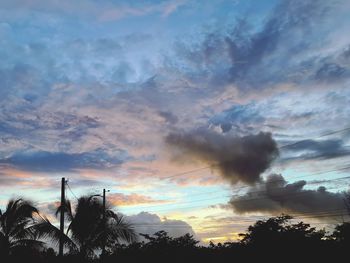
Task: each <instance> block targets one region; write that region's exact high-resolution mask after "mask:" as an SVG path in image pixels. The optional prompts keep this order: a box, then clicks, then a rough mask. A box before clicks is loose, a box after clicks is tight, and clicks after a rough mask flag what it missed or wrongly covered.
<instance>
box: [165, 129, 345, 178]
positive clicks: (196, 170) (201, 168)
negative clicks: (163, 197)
mask: <svg viewBox="0 0 350 263" xmlns="http://www.w3.org/2000/svg"><path fill="white" fill-rule="evenodd" d="M348 130H350V127H347V128H343V129H340V130H335V131H331V132H328V133H324V134H321V135H319V136H317V137H314V138H313V139H319V138H322V137H326V136H329V135H333V134H337V133H342V132H345V131H348ZM308 140H312V139H303V140H300V141H297V142H293V143H289V144H285V145H282V146H279V147H277V148H278V149H282V148H285V147H288V146H294V145H297V144H300V143H303V142H306V141H308ZM221 163H222V162H218V163H213V164H211V165H208V166H204V167H200V168H197V169H193V170H189V171H185V172H180V173H176V174H173V175H170V176H166V177H162V178H160V179H161V180H166V179H171V178H174V177H177V176H182V175H186V174H191V173H194V172H198V171H202V170H206V169H209V168H213V167H215V166H218V165H220V164H221Z"/></svg>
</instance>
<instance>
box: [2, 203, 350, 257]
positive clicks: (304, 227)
mask: <svg viewBox="0 0 350 263" xmlns="http://www.w3.org/2000/svg"><path fill="white" fill-rule="evenodd" d="M62 209H64V210H65V214H66V215H67V216H66V221H67V223H68V228H67V230H66V231H65V233H64V234H63V235H62V234H61V232H60V231H59V229H58V228H56V227H55V226H54V225H52V224H51V222H50V221H49V220H48V219H47V218H45V217H43V216H42V215H41V214H40V213H39V211H38V210H37V209H36V208H35V207H34V206H33V205H32V204H31V203H30V202H29V201H26V200H23V199H18V200H11V201H9V203H8V205H7V207H6V210H5V211H4V212H0V253H1V254H0V261H1V262H37V263H48V262H50V263H51V262H53V263H55V262H57V263H58V262H68V263H69V262H106V263H112V262H191V261H192V262H195V261H196V262H197V261H202V262H222V261H224V260H225V261H237V260H241V261H243V260H244V261H248V262H251V261H256V260H260V261H261V260H263V261H266V260H270V261H289V260H294V261H305V260H306V259H309V260H312V262H314V261H315V260H316V259H317V260H321V261H322V260H327V261H330V262H334V261H335V260H336V259H343V258H344V257H345V258H347V257H348V256H349V249H350V223H349V222H344V223H341V224H338V225H336V226H334V230H333V231H332V232H331V233H327V232H326V231H325V230H324V229H321V230H317V229H316V228H314V227H312V226H310V225H309V224H306V223H303V222H298V223H294V221H293V220H292V217H290V216H288V215H281V216H278V217H271V218H269V219H267V220H260V221H257V222H256V223H255V224H254V225H251V226H249V227H248V229H247V232H246V233H244V234H241V240H240V241H238V242H226V243H218V244H214V243H210V244H209V246H201V245H199V242H198V241H197V240H195V238H194V237H193V236H191V235H189V234H186V235H184V236H181V237H177V238H174V237H170V236H168V234H167V233H166V232H165V231H159V232H157V233H155V234H154V235H146V234H141V235H142V236H143V239H144V240H145V241H142V242H140V241H137V240H136V237H137V235H136V233H135V231H134V229H133V227H132V225H130V224H128V223H127V222H125V221H124V219H123V218H122V217H121V216H120V215H118V214H115V213H114V212H113V211H112V210H111V209H110V208H107V209H106V210H104V209H103V206H102V204H101V200H100V199H99V198H97V197H94V196H85V197H81V198H79V200H78V204H77V206H76V208H75V210H74V211H73V209H72V207H71V204H70V202H69V201H67V203H66V204H64V205H63V206H61V207H59V208H58V209H57V213H56V214H59V212H60V211H61V210H62ZM60 239H61V240H63V241H64V245H65V255H64V256H63V258H61V257H59V256H58V255H57V253H56V251H55V250H54V249H53V248H52V247H56V246H57V244H58V241H59V240H60ZM103 248H104V253H103V254H101V251H102V249H103Z"/></svg>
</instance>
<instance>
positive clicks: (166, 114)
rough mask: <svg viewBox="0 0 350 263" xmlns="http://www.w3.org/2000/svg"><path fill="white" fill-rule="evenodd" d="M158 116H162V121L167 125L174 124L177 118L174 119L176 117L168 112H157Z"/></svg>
mask: <svg viewBox="0 0 350 263" xmlns="http://www.w3.org/2000/svg"><path fill="white" fill-rule="evenodd" d="M158 113H159V115H160V116H162V117H163V118H164V120H165V121H166V122H167V123H169V124H176V123H177V122H178V120H179V119H178V118H177V117H176V115H174V114H173V113H172V112H170V111H159V112H158Z"/></svg>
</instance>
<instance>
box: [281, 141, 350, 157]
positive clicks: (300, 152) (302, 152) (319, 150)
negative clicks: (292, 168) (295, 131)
mask: <svg viewBox="0 0 350 263" xmlns="http://www.w3.org/2000/svg"><path fill="white" fill-rule="evenodd" d="M283 151H287V153H288V152H289V153H292V156H289V157H282V160H292V159H296V158H297V159H303V160H310V159H331V158H337V157H342V156H347V155H350V149H349V147H347V146H346V145H345V143H344V141H343V140H341V139H330V140H322V141H317V140H303V141H299V143H296V144H291V145H290V146H286V147H283Z"/></svg>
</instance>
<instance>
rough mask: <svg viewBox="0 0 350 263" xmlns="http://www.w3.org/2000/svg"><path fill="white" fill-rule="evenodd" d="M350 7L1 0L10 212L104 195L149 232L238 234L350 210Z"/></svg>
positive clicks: (1, 179)
mask: <svg viewBox="0 0 350 263" xmlns="http://www.w3.org/2000/svg"><path fill="white" fill-rule="evenodd" d="M349 11H350V2H349V1H346V0H332V1H311V0H310V1H309V0H307V1H301V0H300V1H299V0H295V1H289V0H285V1H277V0H270V1H253V0H247V1H242V0H218V1H215V3H214V1H210V0H203V1H199V0H147V1H141V2H138V1H135V2H130V1H124V0H120V1H119V0H104V1H98V2H97V1H94V0H85V1H83V0H78V1H74V2H72V1H69V0H61V1H43V0H11V1H10V0H3V1H1V2H0V107H1V110H0V208H1V209H3V208H5V206H6V203H7V201H8V200H9V199H10V198H13V197H18V196H21V197H24V198H29V199H31V200H33V201H34V202H35V204H36V205H37V206H38V208H39V209H40V211H42V213H43V214H45V215H47V216H49V218H50V219H52V221H53V222H55V223H57V222H58V221H57V219H55V218H54V210H55V208H56V207H55V204H57V203H56V202H59V201H60V182H61V178H62V177H65V178H66V179H68V186H69V187H67V189H66V194H67V198H69V199H70V200H71V201H73V202H74V201H75V200H76V198H77V197H79V196H81V195H86V194H102V189H108V190H109V191H110V192H108V193H107V200H108V202H110V203H111V204H112V205H114V206H116V211H118V212H120V213H122V214H124V215H126V217H127V218H128V219H129V220H130V222H132V223H134V224H135V226H137V227H138V228H137V229H138V231H139V232H140V231H144V232H145V233H146V234H153V233H154V232H156V231H158V230H163V229H164V230H167V231H168V232H169V233H170V235H172V236H180V235H183V234H185V233H187V232H189V233H192V234H194V235H195V237H196V238H198V240H200V241H201V242H202V243H203V244H204V243H205V244H207V243H209V242H210V241H214V242H225V241H233V240H238V239H239V237H238V234H239V233H244V232H246V230H247V227H248V226H249V225H251V224H253V223H254V222H255V221H256V220H259V219H263V218H268V217H271V216H276V215H280V214H282V213H284V214H290V215H291V216H295V218H296V220H303V221H305V222H309V223H310V224H311V225H312V226H315V227H317V228H320V229H321V228H325V229H331V228H332V226H334V224H337V223H339V222H341V221H342V220H344V217H346V216H348V214H347V211H346V207H345V205H344V200H343V199H344V193H346V192H349V191H350V187H349V185H350V184H349V176H350V175H349V170H350V162H349V160H350V159H349V157H350V121H349V114H350V89H349V84H350V35H349V34H348V31H349V26H350V16H349V15H348V14H349Z"/></svg>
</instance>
